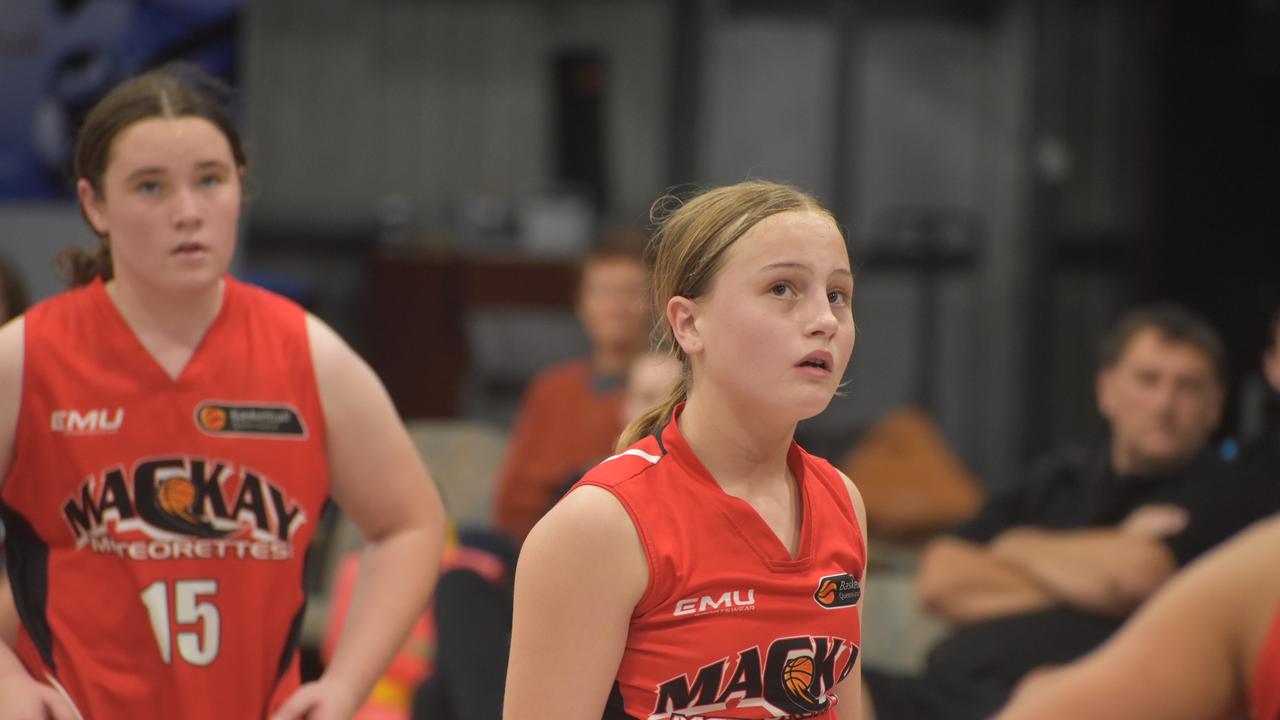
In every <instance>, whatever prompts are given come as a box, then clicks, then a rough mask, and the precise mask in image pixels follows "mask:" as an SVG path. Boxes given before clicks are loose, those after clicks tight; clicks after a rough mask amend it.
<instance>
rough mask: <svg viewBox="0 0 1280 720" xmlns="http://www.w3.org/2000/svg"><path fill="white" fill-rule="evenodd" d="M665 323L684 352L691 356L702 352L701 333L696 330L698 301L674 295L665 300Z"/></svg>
mask: <svg viewBox="0 0 1280 720" xmlns="http://www.w3.org/2000/svg"><path fill="white" fill-rule="evenodd" d="M667 323H668V324H669V325H670V326H671V334H672V335H673V336H674V337H675V339H676V343H677V344H679V345H680V349H681V350H683V351H684V354H685V355H687V356H689V357H693V356H695V355H698V354H699V353H701V352H702V335H701V334H700V333H699V332H698V303H696V302H694V301H693V300H690V299H689V298H687V297H681V296H679V295H676V296H675V297H673V298H671V299H670V300H668V301H667Z"/></svg>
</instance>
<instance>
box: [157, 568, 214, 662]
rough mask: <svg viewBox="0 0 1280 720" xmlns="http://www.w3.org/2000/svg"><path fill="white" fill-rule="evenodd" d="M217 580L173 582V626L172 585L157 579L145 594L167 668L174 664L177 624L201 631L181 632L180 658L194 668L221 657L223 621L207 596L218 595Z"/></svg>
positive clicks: (179, 641) (178, 640)
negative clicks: (171, 613) (171, 618)
mask: <svg viewBox="0 0 1280 720" xmlns="http://www.w3.org/2000/svg"><path fill="white" fill-rule="evenodd" d="M217 592H218V581H217V580H175V581H174V582H173V623H171V622H170V620H169V617H170V616H169V583H168V582H166V581H164V580H157V581H155V582H153V583H151V584H150V585H148V586H147V589H146V590H143V591H142V604H144V605H146V606H147V614H148V615H149V616H151V629H152V630H153V631H155V634H156V645H158V646H159V648H160V657H161V658H163V659H164V662H165V664H166V665H171V664H173V642H172V639H173V634H174V633H173V624H175V623H176V624H179V625H195V624H196V623H201V625H200V630H199V631H198V632H191V631H187V632H179V633H177V643H178V655H180V656H181V657H182V659H183V660H185V661H187V662H188V663H190V664H192V665H199V666H201V667H203V666H205V665H208V664H209V663H211V662H213V661H214V659H215V658H217V657H218V639H219V637H220V636H221V629H222V622H221V619H220V618H219V617H218V608H217V607H216V606H215V605H214V604H213V603H212V602H209V601H208V600H205V599H203V598H204V597H207V596H211V595H216V594H217Z"/></svg>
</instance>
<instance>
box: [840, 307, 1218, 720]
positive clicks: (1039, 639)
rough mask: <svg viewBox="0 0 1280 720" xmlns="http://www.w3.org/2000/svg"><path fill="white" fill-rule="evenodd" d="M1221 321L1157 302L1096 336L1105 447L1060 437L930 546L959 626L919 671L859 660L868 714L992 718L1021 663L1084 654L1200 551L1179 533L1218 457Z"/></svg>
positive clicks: (927, 594)
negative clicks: (1057, 445)
mask: <svg viewBox="0 0 1280 720" xmlns="http://www.w3.org/2000/svg"><path fill="white" fill-rule="evenodd" d="M1223 355H1224V353H1223V350H1222V343H1221V341H1220V340H1219V338H1218V336H1217V333H1216V332H1214V330H1213V329H1212V328H1211V327H1210V326H1209V325H1207V324H1206V323H1205V322H1204V321H1203V320H1201V319H1199V318H1198V317H1196V316H1194V315H1192V314H1191V313H1189V312H1188V311H1186V310H1184V309H1182V308H1179V307H1176V306H1172V305H1157V306H1150V307H1144V308H1138V309H1135V310H1132V311H1130V312H1129V313H1127V314H1126V315H1125V316H1123V317H1122V318H1121V319H1120V321H1119V322H1118V324H1117V325H1116V327H1115V328H1114V329H1113V330H1112V332H1111V333H1110V335H1109V336H1108V337H1107V338H1106V339H1105V341H1104V343H1103V346H1102V363H1101V367H1100V369H1099V372H1098V375H1097V381H1096V387H1095V391H1096V395H1097V402H1098V408H1099V410H1100V412H1101V414H1102V416H1103V417H1104V418H1105V419H1106V421H1107V422H1108V424H1109V426H1110V430H1111V441H1110V445H1109V447H1105V448H1100V449H1098V450H1095V451H1093V452H1084V453H1081V452H1064V453H1059V454H1055V455H1053V456H1052V457H1050V458H1048V459H1046V460H1045V461H1042V462H1041V463H1039V464H1038V465H1037V466H1036V467H1035V468H1034V469H1033V471H1032V472H1031V473H1030V475H1029V476H1028V477H1027V478H1026V480H1025V481H1023V482H1021V483H1019V484H1018V485H1016V486H1015V487H1013V488H1011V489H1010V490H1008V491H1007V492H1005V493H1003V494H999V495H996V496H994V497H992V498H991V499H990V500H989V501H988V502H987V503H986V504H985V505H984V507H983V508H982V509H981V510H980V511H979V513H978V515H977V516H976V517H975V518H973V519H972V520H970V521H969V522H968V523H966V524H964V525H962V526H961V527H959V528H958V529H956V530H954V531H953V532H952V534H951V535H950V536H948V537H944V538H941V539H938V540H935V541H933V542H931V543H930V544H929V545H928V546H926V547H925V549H924V551H923V553H922V556H921V560H920V570H919V578H918V591H919V594H920V599H921V602H922V603H923V604H924V605H925V606H926V607H928V608H929V609H930V610H932V611H934V612H935V613H937V614H938V615H940V616H941V617H943V618H944V619H945V620H947V621H948V622H950V623H951V624H952V625H953V626H955V627H954V629H953V631H952V632H951V634H950V635H948V636H946V637H944V638H943V639H942V641H941V642H939V643H938V644H937V645H936V646H935V647H934V649H933V650H932V651H931V652H930V654H929V656H928V658H927V660H926V666H925V669H924V671H923V673H922V674H921V675H920V676H918V677H906V676H899V675H894V674H890V673H885V672H879V671H876V670H874V669H872V668H866V669H864V673H863V678H864V684H865V689H866V691H867V692H865V693H864V698H865V702H866V704H867V706H868V707H867V711H866V713H865V714H864V717H878V718H880V719H881V720H897V719H901V718H911V719H916V718H934V717H937V718H956V719H959V720H963V719H964V718H980V717H981V718H985V717H988V716H990V714H991V713H993V712H994V711H995V710H997V709H998V708H999V707H1000V706H1001V705H1003V704H1004V702H1005V701H1006V700H1007V699H1008V696H1009V693H1010V692H1011V691H1012V689H1013V687H1014V686H1015V685H1016V684H1017V682H1018V681H1019V680H1020V679H1021V678H1022V677H1023V676H1024V675H1025V674H1027V673H1028V672H1030V671H1032V670H1034V669H1036V668H1038V667H1042V666H1045V665H1053V664H1060V663H1064V662H1068V661H1070V660H1073V659H1075V658H1076V657H1079V656H1080V655H1083V654H1084V653H1085V652H1087V651H1089V650H1091V649H1092V648H1094V647H1096V646H1097V645H1099V644H1100V643H1102V641H1103V640H1105V639H1106V638H1107V637H1108V636H1109V635H1111V633H1112V632H1114V631H1115V629H1116V628H1117V627H1119V626H1120V624H1121V623H1122V622H1123V619H1124V617H1125V616H1126V615H1127V614H1128V613H1129V612H1131V611H1132V610H1133V609H1134V608H1135V607H1137V606H1138V604H1139V603H1141V602H1142V601H1143V600H1144V599H1145V598H1146V597H1148V596H1149V595H1150V594H1151V593H1152V592H1153V591H1154V590H1155V588H1156V587H1158V586H1159V585H1160V584H1161V583H1162V582H1163V581H1164V580H1165V579H1166V578H1167V577H1168V576H1169V575H1170V574H1171V573H1172V572H1173V570H1174V569H1175V568H1176V566H1177V565H1179V564H1182V563H1185V562H1187V561H1189V560H1190V559H1191V558H1192V557H1194V556H1195V555H1196V554H1198V553H1199V552H1200V551H1202V550H1204V549H1205V547H1204V546H1203V545H1202V544H1199V543H1198V542H1196V539H1195V538H1194V537H1188V536H1186V534H1185V533H1184V532H1183V531H1184V528H1185V526H1186V524H1187V518H1188V515H1189V514H1193V513H1194V512H1195V510H1196V508H1195V506H1194V504H1193V503H1194V499H1195V497H1196V493H1197V491H1200V492H1201V493H1203V492H1205V491H1207V490H1202V488H1206V489H1208V488H1212V487H1213V483H1215V482H1216V481H1218V480H1220V479H1221V477H1222V476H1223V474H1224V467H1223V465H1222V464H1221V463H1220V461H1219V460H1218V459H1217V457H1216V456H1215V455H1214V453H1212V452H1210V451H1208V450H1206V442H1207V441H1208V439H1209V436H1210V434H1211V433H1212V432H1213V430H1214V428H1215V427H1216V426H1217V424H1218V422H1219V420H1220V417H1221V414H1222V406H1223V397H1224V388H1223V383H1224V375H1225V360H1224V357H1223Z"/></svg>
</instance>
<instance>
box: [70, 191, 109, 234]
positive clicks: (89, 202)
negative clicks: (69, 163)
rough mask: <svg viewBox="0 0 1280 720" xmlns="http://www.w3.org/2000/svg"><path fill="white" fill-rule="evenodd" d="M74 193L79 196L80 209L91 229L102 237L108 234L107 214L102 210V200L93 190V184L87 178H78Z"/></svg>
mask: <svg viewBox="0 0 1280 720" xmlns="http://www.w3.org/2000/svg"><path fill="white" fill-rule="evenodd" d="M76 195H77V196H78V197H79V198H80V209H81V210H82V211H83V212H84V217H85V219H86V220H88V221H89V224H90V225H91V226H93V231H94V232H96V233H98V235H100V236H102V237H106V236H107V235H109V234H110V232H109V231H110V229H111V228H110V227H109V226H108V224H107V215H106V213H105V212H103V210H102V201H101V199H100V198H99V197H98V193H97V192H95V191H94V189H93V185H92V184H90V182H89V181H88V180H85V179H84V178H80V179H79V180H77V181H76Z"/></svg>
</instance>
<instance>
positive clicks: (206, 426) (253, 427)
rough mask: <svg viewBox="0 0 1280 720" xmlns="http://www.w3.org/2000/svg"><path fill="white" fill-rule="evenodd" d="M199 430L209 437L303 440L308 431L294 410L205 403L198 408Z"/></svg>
mask: <svg viewBox="0 0 1280 720" xmlns="http://www.w3.org/2000/svg"><path fill="white" fill-rule="evenodd" d="M195 420H196V427H198V428H200V432H202V433H204V434H206V435H238V436H246V435H248V436H256V437H276V438H289V439H303V438H306V437H307V428H306V426H305V425H304V424H303V423H302V415H301V414H300V413H299V412H298V411H297V410H295V409H294V408H292V407H290V406H288V405H283V404H271V403H252V404H248V403H245V404H241V403H226V402H216V401H212V400H206V401H204V402H202V403H200V404H199V405H198V406H196V412H195Z"/></svg>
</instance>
